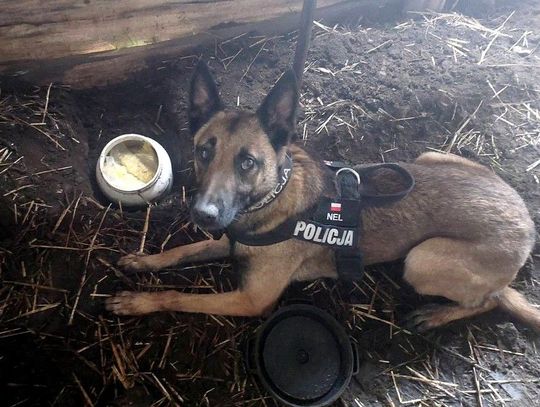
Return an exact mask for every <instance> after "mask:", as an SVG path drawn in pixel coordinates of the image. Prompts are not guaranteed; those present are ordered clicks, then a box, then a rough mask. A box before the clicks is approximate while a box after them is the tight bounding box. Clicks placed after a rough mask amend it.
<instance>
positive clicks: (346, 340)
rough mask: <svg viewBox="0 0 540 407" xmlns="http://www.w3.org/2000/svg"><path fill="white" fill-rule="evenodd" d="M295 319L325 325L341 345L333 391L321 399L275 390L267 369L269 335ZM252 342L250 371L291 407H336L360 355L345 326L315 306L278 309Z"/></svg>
mask: <svg viewBox="0 0 540 407" xmlns="http://www.w3.org/2000/svg"><path fill="white" fill-rule="evenodd" d="M292 316H304V317H308V318H311V319H314V320H316V321H318V322H320V323H322V324H323V325H324V326H325V328H326V329H327V330H328V331H329V332H330V333H331V334H332V335H333V337H334V338H335V340H336V342H337V343H338V345H339V353H340V356H341V360H340V372H339V377H338V378H337V379H336V381H335V382H334V384H333V385H332V387H331V389H330V390H329V391H328V392H327V393H325V394H324V395H322V396H320V397H316V398H313V399H309V400H303V399H297V398H294V397H291V396H290V395H288V394H285V393H284V392H283V391H281V390H280V389H279V388H277V387H276V385H275V384H274V383H273V381H272V379H271V378H270V377H268V375H267V372H266V371H265V369H264V361H263V354H264V353H263V350H264V342H265V339H266V337H267V335H268V333H269V332H270V331H271V330H272V328H273V327H274V326H276V325H277V324H278V323H279V322H280V321H282V320H284V319H286V318H288V317H292ZM250 342H251V344H250V345H248V352H247V353H248V354H247V357H246V360H247V361H248V362H247V365H248V369H249V370H250V371H251V372H252V373H255V374H256V375H257V376H258V378H259V380H260V382H261V383H262V385H263V386H264V388H265V389H266V390H267V391H268V393H269V394H270V395H271V396H272V397H273V398H274V399H276V400H278V401H279V402H281V403H283V404H285V405H287V406H291V407H323V406H327V405H329V404H331V403H333V402H334V401H336V400H337V399H338V398H339V397H340V396H341V394H342V393H343V391H344V390H345V389H346V388H347V386H348V385H349V383H350V381H351V378H352V376H353V374H354V371H355V368H356V367H357V366H356V365H357V363H356V361H355V358H356V357H357V352H355V349H354V346H353V344H352V343H351V338H350V337H349V336H348V335H347V333H346V332H345V329H344V328H343V326H342V325H341V324H340V323H339V322H338V321H337V320H336V319H335V318H334V317H333V316H332V315H330V314H329V313H328V312H326V311H324V310H322V309H320V308H318V307H316V306H314V305H309V304H292V305H286V306H284V307H282V308H280V309H278V310H277V311H276V312H275V313H273V314H272V315H271V316H270V317H269V318H268V319H267V320H266V321H265V322H264V323H263V324H262V325H261V326H260V328H259V329H258V330H257V333H256V334H255V337H254V338H252V339H251V341H250ZM249 361H251V362H249ZM250 363H253V365H252V366H250Z"/></svg>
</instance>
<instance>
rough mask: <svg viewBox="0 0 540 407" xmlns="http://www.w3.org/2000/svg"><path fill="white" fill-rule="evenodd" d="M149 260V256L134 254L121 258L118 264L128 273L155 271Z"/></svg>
mask: <svg viewBox="0 0 540 407" xmlns="http://www.w3.org/2000/svg"><path fill="white" fill-rule="evenodd" d="M149 260H150V256H147V255H146V254H142V253H132V254H128V255H126V256H124V257H121V258H120V260H118V262H117V264H118V265H119V266H120V267H122V268H123V269H125V270H128V271H144V270H150V271H152V270H155V268H154V267H153V265H152V263H151V262H150V261H149Z"/></svg>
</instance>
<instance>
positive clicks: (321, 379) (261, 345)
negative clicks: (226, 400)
mask: <svg viewBox="0 0 540 407" xmlns="http://www.w3.org/2000/svg"><path fill="white" fill-rule="evenodd" d="M245 360H246V366H247V369H248V371H250V372H251V373H253V374H256V375H257V376H258V379H259V380H260V382H261V383H262V385H263V386H264V387H265V388H266V389H267V390H268V392H269V393H270V394H271V395H272V397H274V398H275V399H276V400H278V401H280V402H281V403H283V404H285V405H287V406H295V407H296V406H310V407H322V406H327V405H329V404H331V403H332V402H334V401H335V400H337V399H338V398H339V396H340V395H341V394H342V393H343V391H344V390H345V389H346V387H347V385H348V384H349V382H350V380H351V377H352V375H353V374H356V373H357V372H358V367H359V362H358V352H357V350H356V347H355V345H354V342H352V341H351V340H350V338H349V336H348V335H347V334H346V333H345V330H344V329H343V327H342V326H341V325H340V324H339V323H338V322H337V321H336V320H335V319H334V318H333V317H332V316H330V315H329V314H327V313H326V312H324V311H322V310H321V309H319V308H317V307H314V306H312V305H306V304H294V305H288V306H285V307H283V308H281V309H279V310H278V311H276V312H275V313H274V314H273V315H272V316H271V317H270V318H269V319H268V320H267V321H266V322H265V323H264V324H263V325H262V326H261V328H260V329H259V330H258V332H257V333H256V335H255V336H254V337H252V338H251V339H250V340H249V342H248V344H247V348H246V358H245Z"/></svg>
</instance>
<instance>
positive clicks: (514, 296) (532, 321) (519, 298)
mask: <svg viewBox="0 0 540 407" xmlns="http://www.w3.org/2000/svg"><path fill="white" fill-rule="evenodd" d="M496 298H497V304H498V305H499V307H500V308H502V309H503V310H505V311H506V312H508V313H509V314H510V315H512V316H514V317H516V318H517V319H519V320H520V321H522V322H524V323H525V324H527V325H529V326H530V327H532V328H533V329H534V330H535V331H537V332H540V310H538V309H536V308H535V307H534V306H533V305H532V304H531V303H530V302H529V301H527V299H526V298H525V297H524V296H523V295H521V294H520V293H518V292H517V291H516V290H514V289H513V288H510V287H506V288H504V289H503V290H502V291H501V292H500V293H499V295H498V296H497V297H496Z"/></svg>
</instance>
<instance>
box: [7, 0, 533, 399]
mask: <svg viewBox="0 0 540 407" xmlns="http://www.w3.org/2000/svg"><path fill="white" fill-rule="evenodd" d="M469 11H471V10H469ZM473 11H474V12H475V13H476V14H480V16H479V19H478V20H476V19H474V18H472V17H470V16H464V15H461V14H455V13H443V14H425V15H423V16H416V17H417V19H416V20H413V19H410V18H409V17H404V18H403V19H402V20H400V21H393V22H391V23H384V24H381V23H379V24H375V23H370V22H368V21H360V22H356V23H355V24H351V25H344V26H338V27H328V26H325V25H324V24H318V25H317V27H316V30H315V31H316V36H315V39H314V40H313V43H312V49H311V50H310V54H309V57H308V64H307V68H306V73H305V79H304V81H305V82H304V87H303V89H302V98H301V103H302V117H301V119H300V124H299V126H298V131H299V141H298V142H299V143H301V144H303V145H305V146H306V148H308V149H312V150H315V151H317V152H318V153H319V154H320V155H322V156H323V157H324V158H328V159H335V158H339V159H343V160H348V161H350V162H353V163H364V162H380V161H387V162H389V161H400V160H401V161H409V160H412V159H414V158H415V157H416V156H418V155H419V154H420V153H422V152H424V151H428V150H442V151H451V152H454V153H456V154H460V155H463V156H465V157H469V158H471V159H473V160H475V161H479V162H481V163H483V164H485V165H487V166H490V167H491V168H493V170H494V171H496V172H497V173H498V174H499V175H500V176H501V177H503V178H504V179H505V180H506V181H507V182H508V183H509V184H510V185H512V186H513V187H515V188H516V189H517V190H518V192H519V193H520V194H521V195H522V197H523V198H524V199H525V200H526V203H527V205H528V207H529V210H530V212H531V215H532V217H533V218H534V220H535V223H536V225H537V226H538V227H539V228H540V214H539V209H540V179H539V177H540V162H539V159H540V79H539V78H540V51H539V50H538V47H539V46H540V5H538V4H536V2H534V1H528V2H521V6H520V7H519V8H517V9H516V8H512V7H509V6H508V5H505V4H504V3H503V4H502V5H501V6H500V7H496V8H486V9H482V10H478V9H476V10H473ZM323 23H324V22H323ZM358 23H359V24H360V25H359V24H358ZM294 39H295V37H294V33H293V34H291V35H284V36H281V37H277V38H267V37H262V36H257V35H256V34H250V33H247V34H245V35H243V36H241V37H239V38H236V39H234V40H231V41H224V42H220V43H216V45H215V47H212V48H208V49H200V50H197V51H196V52H194V54H193V55H191V56H186V57H183V58H180V59H178V60H171V61H163V63H162V64H160V66H157V67H156V68H155V69H152V70H149V71H146V72H143V73H141V74H138V75H137V76H136V77H135V78H134V79H133V80H130V81H129V82H127V83H123V84H121V85H116V86H111V87H108V88H102V89H92V90H87V91H74V90H70V89H68V88H66V87H62V86H59V85H56V84H54V85H52V86H51V87H50V88H49V87H41V88H36V87H32V86H28V85H26V84H24V83H22V82H21V81H20V80H19V79H16V78H0V88H1V94H0V281H1V283H2V284H1V286H0V388H1V389H2V390H1V394H2V405H6V406H81V405H87V406H128V405H131V406H150V405H152V406H164V405H185V406H212V407H213V406H236V405H238V406H260V405H266V406H273V405H275V403H274V402H273V401H272V400H271V399H270V398H269V397H268V395H267V394H266V393H265V392H264V390H263V389H261V388H260V386H259V384H258V383H257V381H256V379H254V378H253V377H251V376H249V375H247V374H246V373H245V371H244V369H243V362H242V349H243V343H244V342H245V340H246V339H247V338H248V337H249V336H250V335H252V334H253V332H254V331H255V329H256V328H257V327H258V326H259V325H260V323H261V322H262V319H254V318H226V317H214V316H206V315H190V314H181V313H177V314H155V315H151V316H147V317H143V318H116V317H114V316H112V315H110V314H108V313H106V312H105V311H104V309H103V300H104V298H106V297H107V296H109V295H111V293H113V292H114V291H116V290H119V289H137V290H146V291H158V290H161V289H163V288H174V289H177V290H181V291H186V292H216V291H225V290H230V289H231V288H232V287H234V286H235V285H236V280H235V276H234V274H233V273H231V267H230V264H229V263H227V262H217V263H212V264H205V265H190V266H187V267H179V268H173V269H169V270H166V271H164V272H161V273H147V274H138V275H127V276H126V275H125V274H123V273H122V271H121V270H119V269H117V268H116V267H115V266H114V263H115V261H116V260H117V259H118V258H119V257H120V256H121V255H122V254H125V253H129V252H133V251H136V250H138V249H139V248H140V246H141V238H142V235H141V231H142V230H143V226H144V223H145V217H146V214H147V212H146V210H141V211H131V212H130V211H126V210H122V208H116V207H113V206H109V205H108V203H107V202H106V201H105V200H103V197H102V196H101V195H100V194H99V193H98V192H97V191H96V188H95V182H94V175H93V168H94V167H95V162H96V158H97V156H98V154H99V151H100V149H101V147H103V146H104V144H105V143H106V142H107V141H109V140H110V139H111V138H113V137H115V136H117V135H119V134H123V133H129V132H134V133H140V134H144V135H147V136H150V137H153V138H155V139H156V140H158V141H159V142H160V143H162V144H163V145H164V146H165V147H166V149H167V150H168V152H169V154H170V155H171V157H172V159H173V166H174V173H175V187H174V188H173V192H172V193H171V194H170V196H168V197H167V198H166V199H165V200H164V201H163V202H162V203H160V204H159V205H157V206H154V207H152V208H151V210H150V215H149V219H150V223H149V231H148V235H147V237H146V241H145V243H144V250H145V251H146V252H148V253H156V252H159V251H160V250H163V249H167V248H170V247H173V246H175V245H178V244H185V243H189V242H192V241H195V240H200V239H203V238H204V236H203V235H201V234H200V233H197V232H196V230H195V229H194V227H193V225H192V224H191V223H190V222H189V217H188V215H187V202H188V198H189V195H190V192H191V191H192V190H193V177H192V173H191V161H190V160H191V155H192V147H191V137H190V135H189V133H188V131H187V123H186V102H187V101H186V99H187V88H188V81H189V77H190V75H191V72H192V69H193V67H194V64H195V62H196V61H197V59H198V57H199V56H201V55H202V56H203V57H204V58H205V59H206V60H207V61H209V65H210V67H211V69H212V70H213V72H214V73H215V75H216V77H217V81H218V83H219V85H220V89H221V91H222V95H223V99H224V100H225V101H226V102H227V103H228V104H229V106H235V105H237V106H240V107H242V108H246V109H250V110H254V109H255V108H256V107H257V104H258V103H259V102H260V101H261V100H262V98H263V97H264V95H265V93H266V92H267V91H268V90H269V88H270V87H271V86H272V84H273V83H274V82H275V81H276V79H277V78H278V77H279V75H280V74H281V73H282V72H283V71H284V70H285V69H286V68H287V67H288V65H289V63H290V61H291V57H292V50H293V46H294ZM539 264H540V247H539V245H538V244H537V246H536V248H535V251H534V252H533V253H532V255H531V258H530V260H529V261H528V263H527V265H526V266H525V267H524V268H523V270H522V271H521V272H520V274H519V275H518V277H517V279H516V282H515V284H514V286H515V287H516V288H517V289H518V290H519V291H520V292H522V293H524V294H525V295H526V296H527V297H528V298H529V299H530V300H531V301H532V302H535V303H537V304H538V303H540V283H539V276H540V274H539V269H540V267H539ZM401 269H402V266H401V263H396V264H389V265H381V266H377V267H372V268H370V269H369V270H368V272H367V273H366V275H365V277H364V279H363V280H362V281H361V282H358V283H355V284H352V283H344V282H333V281H316V282H313V283H311V284H297V285H295V286H293V287H291V288H290V289H288V290H287V292H286V293H285V295H284V297H283V298H284V300H286V299H288V298H297V297H299V296H301V297H305V298H307V299H309V300H311V301H313V303H314V304H316V305H319V306H321V307H323V308H324V309H326V310H327V311H328V312H330V313H331V314H333V315H334V316H335V317H336V318H337V319H338V320H339V321H341V322H342V323H343V324H344V326H345V327H346V328H347V330H348V332H349V333H350V335H351V336H352V337H353V338H354V340H355V341H356V342H357V343H358V345H359V349H360V351H361V359H362V366H361V371H360V373H359V374H358V375H357V376H355V377H354V378H353V380H352V382H351V385H350V387H349V389H348V390H347V391H346V393H345V394H344V395H343V397H342V399H341V400H340V401H338V402H337V403H336V404H335V405H336V406H355V407H362V406H371V405H388V406H397V405H418V406H420V405H424V406H443V405H448V406H457V405H463V406H472V405H478V406H499V405H509V406H532V405H536V404H538V402H537V400H538V398H539V397H540V385H539V382H540V379H539V377H540V355H539V353H538V350H537V346H538V345H539V344H540V341H539V337H538V335H535V334H533V333H532V332H531V331H530V330H529V329H528V328H526V327H524V326H523V325H522V324H519V323H517V322H516V323H514V321H512V320H511V319H510V318H509V317H508V316H507V315H505V314H503V313H502V312H498V311H494V312H490V313H488V314H485V315H482V316H479V317H477V318H474V319H471V320H467V321H462V322H457V323H453V324H451V325H449V326H448V327H445V328H442V329H437V330H435V331H433V332H430V333H428V334H426V335H422V336H419V335H414V334H411V333H409V332H407V331H406V330H404V329H402V328H401V325H402V323H403V320H404V316H405V315H406V314H407V313H408V312H410V311H411V310H413V309H415V308H416V307H417V306H418V305H420V304H424V303H428V302H430V301H432V300H433V299H426V298H420V297H419V296H417V295H416V294H415V293H414V292H413V291H412V290H411V289H410V288H409V287H407V286H406V284H405V283H404V282H403V281H402V280H401V276H400V274H401Z"/></svg>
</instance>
